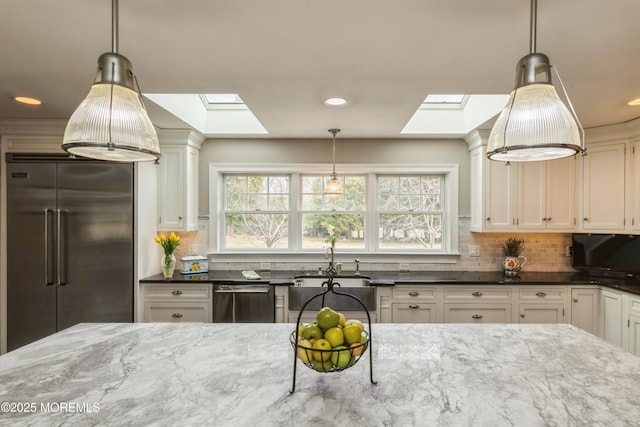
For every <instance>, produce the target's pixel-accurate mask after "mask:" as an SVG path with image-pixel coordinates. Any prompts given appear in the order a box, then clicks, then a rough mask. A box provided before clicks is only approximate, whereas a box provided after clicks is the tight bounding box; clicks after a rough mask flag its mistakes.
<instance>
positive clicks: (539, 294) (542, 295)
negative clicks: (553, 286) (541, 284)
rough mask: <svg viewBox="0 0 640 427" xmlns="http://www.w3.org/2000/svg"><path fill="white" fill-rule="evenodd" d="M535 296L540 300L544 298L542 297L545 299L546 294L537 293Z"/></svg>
mask: <svg viewBox="0 0 640 427" xmlns="http://www.w3.org/2000/svg"><path fill="white" fill-rule="evenodd" d="M536 296H537V297H540V298H544V297H546V296H547V294H546V293H544V292H538V293H537V294H536Z"/></svg>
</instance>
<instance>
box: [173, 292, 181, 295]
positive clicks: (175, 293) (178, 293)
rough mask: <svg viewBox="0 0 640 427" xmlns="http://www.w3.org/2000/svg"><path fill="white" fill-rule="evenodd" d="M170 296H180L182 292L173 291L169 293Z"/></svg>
mask: <svg viewBox="0 0 640 427" xmlns="http://www.w3.org/2000/svg"><path fill="white" fill-rule="evenodd" d="M171 294H172V295H182V291H173V292H171Z"/></svg>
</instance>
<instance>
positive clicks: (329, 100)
mask: <svg viewBox="0 0 640 427" xmlns="http://www.w3.org/2000/svg"><path fill="white" fill-rule="evenodd" d="M324 103H325V104H326V105H331V106H332V107H338V106H340V105H344V104H346V103H347V100H346V99H344V98H327V99H325V100H324Z"/></svg>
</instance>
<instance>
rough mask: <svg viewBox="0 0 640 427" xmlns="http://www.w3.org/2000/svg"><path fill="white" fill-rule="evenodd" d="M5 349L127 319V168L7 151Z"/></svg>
mask: <svg viewBox="0 0 640 427" xmlns="http://www.w3.org/2000/svg"><path fill="white" fill-rule="evenodd" d="M6 173H7V242H8V244H7V349H8V350H9V351H10V350H13V349H16V348H18V347H21V346H23V345H25V344H28V343H30V342H33V341H35V340H37V339H40V338H42V337H45V336H47V335H50V334H52V333H54V332H56V331H59V330H62V329H65V328H67V327H69V326H72V325H75V324H76V323H80V322H132V321H133V283H134V281H133V265H134V259H133V253H134V252H133V232H134V231H133V166H132V165H131V164H124V163H109V162H101V161H90V160H80V159H68V158H67V157H64V156H59V155H51V156H49V155H32V154H16V153H10V154H8V155H7V170H6Z"/></svg>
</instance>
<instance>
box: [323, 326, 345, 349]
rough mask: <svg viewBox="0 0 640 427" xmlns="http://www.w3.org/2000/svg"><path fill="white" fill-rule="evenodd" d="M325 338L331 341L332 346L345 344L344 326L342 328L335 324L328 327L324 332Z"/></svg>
mask: <svg viewBox="0 0 640 427" xmlns="http://www.w3.org/2000/svg"><path fill="white" fill-rule="evenodd" d="M324 339H325V340H327V341H329V343H330V344H331V347H337V346H339V345H342V344H344V334H343V333H342V328H340V327H339V326H335V327H333V328H330V329H327V331H326V332H325V333H324Z"/></svg>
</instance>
